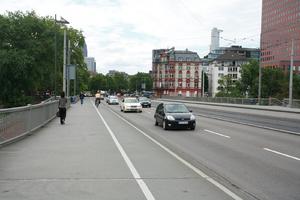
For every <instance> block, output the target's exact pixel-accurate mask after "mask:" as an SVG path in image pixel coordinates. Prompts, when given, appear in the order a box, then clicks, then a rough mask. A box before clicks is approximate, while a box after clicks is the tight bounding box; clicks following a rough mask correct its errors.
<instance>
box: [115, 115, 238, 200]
mask: <svg viewBox="0 0 300 200" xmlns="http://www.w3.org/2000/svg"><path fill="white" fill-rule="evenodd" d="M111 111H112V113H113V114H115V115H116V116H117V117H119V118H120V119H121V120H123V121H124V122H126V123H127V124H128V125H130V126H132V127H133V128H135V129H136V130H137V131H139V132H140V133H142V134H143V135H144V136H145V137H147V138H148V139H149V140H151V141H152V142H154V143H155V144H157V145H158V146H159V147H161V148H162V149H163V150H165V151H166V152H167V153H169V154H170V155H172V156H173V157H174V158H176V159H177V160H179V161H180V162H181V163H183V164H184V165H185V166H187V167H188V168H190V169H191V170H193V171H194V172H195V173H197V174H198V175H199V176H201V177H202V178H204V179H206V180H207V181H208V182H210V183H211V184H213V185H214V186H216V187H217V188H219V189H220V190H222V191H223V192H224V193H225V194H227V195H228V196H230V197H231V198H233V199H234V200H243V199H242V198H240V197H239V196H237V195H236V194H235V193H233V192H231V191H230V190H229V189H227V188H226V187H225V186H223V185H222V184H220V183H218V182H217V181H215V180H214V179H213V178H211V177H209V176H208V175H206V174H205V173H204V172H202V171H201V170H200V169H198V168H196V167H195V166H194V165H192V164H191V163H189V162H187V161H186V160H184V159H183V158H181V157H180V156H179V155H177V154H176V153H174V152H173V151H172V150H170V149H169V148H167V147H165V146H164V145H162V144H161V143H160V142H158V141H157V140H155V139H154V138H152V137H151V136H149V135H148V134H147V133H145V132H144V131H142V130H141V129H139V128H137V127H136V126H134V125H133V124H132V123H130V122H129V121H127V120H126V119H125V118H123V117H121V116H120V115H119V114H117V113H116V112H115V111H113V110H111Z"/></svg>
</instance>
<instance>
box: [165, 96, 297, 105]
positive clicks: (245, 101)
mask: <svg viewBox="0 0 300 200" xmlns="http://www.w3.org/2000/svg"><path fill="white" fill-rule="evenodd" d="M161 98H164V99H176V100H188V101H199V102H208V103H225V104H242V105H258V104H259V105H264V106H287V105H288V100H283V101H280V100H278V99H276V98H261V99H260V102H259V99H257V98H232V97H183V96H167V95H163V96H161ZM292 107H293V108H300V100H296V99H293V106H292Z"/></svg>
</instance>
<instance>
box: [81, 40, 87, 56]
mask: <svg viewBox="0 0 300 200" xmlns="http://www.w3.org/2000/svg"><path fill="white" fill-rule="evenodd" d="M82 54H83V57H88V50H87V46H86V43H85V41H84V44H83V48H82Z"/></svg>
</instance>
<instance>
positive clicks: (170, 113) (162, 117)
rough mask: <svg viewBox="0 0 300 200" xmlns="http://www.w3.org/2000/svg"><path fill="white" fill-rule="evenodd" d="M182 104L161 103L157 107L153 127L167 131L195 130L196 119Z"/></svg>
mask: <svg viewBox="0 0 300 200" xmlns="http://www.w3.org/2000/svg"><path fill="white" fill-rule="evenodd" d="M191 112H192V111H189V110H188V108H187V107H186V106H185V105H184V104H182V103H161V104H159V105H158V106H157V108H156V111H155V114H154V118H155V125H156V126H157V125H162V127H163V128H164V129H165V130H167V129H180V128H188V129H191V130H195V127H196V118H195V116H194V115H193V114H192V113H191Z"/></svg>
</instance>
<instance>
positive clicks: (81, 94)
mask: <svg viewBox="0 0 300 200" xmlns="http://www.w3.org/2000/svg"><path fill="white" fill-rule="evenodd" d="M84 97H85V95H84V94H83V93H82V92H80V95H79V98H80V103H81V105H82V104H83V99H84Z"/></svg>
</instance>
